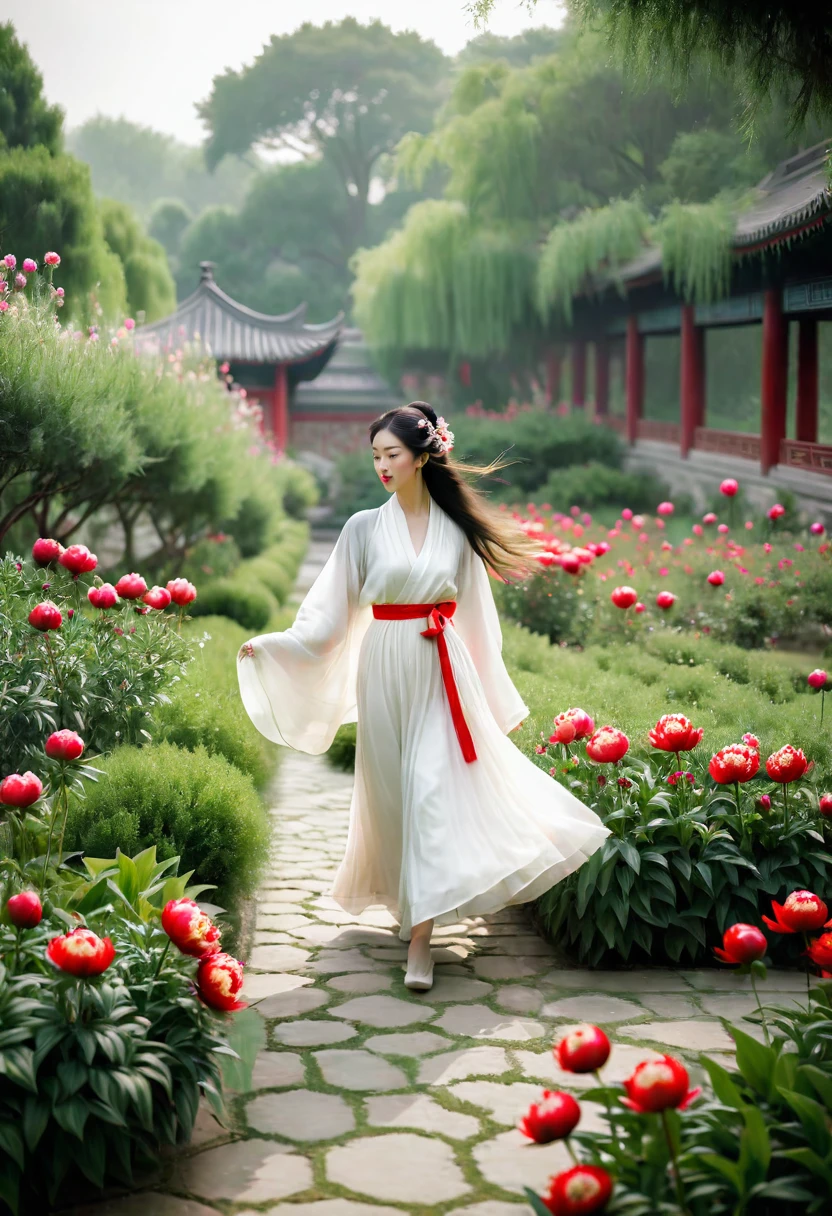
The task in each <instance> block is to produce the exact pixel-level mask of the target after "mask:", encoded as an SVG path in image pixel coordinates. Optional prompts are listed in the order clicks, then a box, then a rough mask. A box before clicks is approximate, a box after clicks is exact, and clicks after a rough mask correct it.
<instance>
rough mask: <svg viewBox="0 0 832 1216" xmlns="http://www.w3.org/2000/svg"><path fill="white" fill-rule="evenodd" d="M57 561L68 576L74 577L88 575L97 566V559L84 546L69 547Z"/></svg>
mask: <svg viewBox="0 0 832 1216" xmlns="http://www.w3.org/2000/svg"><path fill="white" fill-rule="evenodd" d="M58 561H59V562H60V563H61V565H62V566H63V567H64V568H65V569H66V570H68V571H69V572H70V574H74V575H76V576H77V575H79V574H89V573H90V571H91V570H94V569H95V567H96V566H97V565H98V558H97V557H96V556H95V554H94V553H90V551H89V549H88V548H87V546H86V545H70V546H69V548H68V549H64V551H63V553H62V554H61V556H60V557H59V558H58Z"/></svg>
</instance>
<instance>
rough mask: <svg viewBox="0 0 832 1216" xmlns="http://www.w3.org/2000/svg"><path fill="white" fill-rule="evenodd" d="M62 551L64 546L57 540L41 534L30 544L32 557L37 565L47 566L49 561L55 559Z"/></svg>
mask: <svg viewBox="0 0 832 1216" xmlns="http://www.w3.org/2000/svg"><path fill="white" fill-rule="evenodd" d="M63 551H64V547H63V545H62V544H60V542H59V541H57V540H49V539H47V538H46V537H43V536H42V537H41V538H40V540H36V541H35V543H34V544H33V545H32V557H33V558H34V560H35V561H36V562H37V564H38V565H39V566H48V565H49V563H50V562H54V561H57V560H58V559H59V558H60V556H61V554H62V553H63Z"/></svg>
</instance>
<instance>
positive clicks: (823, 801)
mask: <svg viewBox="0 0 832 1216" xmlns="http://www.w3.org/2000/svg"><path fill="white" fill-rule="evenodd" d="M0 790H2V786H0ZM2 801H3V798H2V793H0V802H2ZM818 810H819V811H820V813H821V815H823V817H824V819H832V794H821V796H820V798H819V799H818Z"/></svg>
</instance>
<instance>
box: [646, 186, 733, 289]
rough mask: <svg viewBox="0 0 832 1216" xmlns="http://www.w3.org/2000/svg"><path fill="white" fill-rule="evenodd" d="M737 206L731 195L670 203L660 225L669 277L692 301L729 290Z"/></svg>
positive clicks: (660, 218)
mask: <svg viewBox="0 0 832 1216" xmlns="http://www.w3.org/2000/svg"><path fill="white" fill-rule="evenodd" d="M734 224H735V209H734V206H733V205H732V204H731V202H730V201H729V200H728V199H725V198H715V199H712V200H711V202H709V203H680V202H673V203H669V204H668V205H667V206H666V207H665V208H664V209H663V211H662V214H661V216H660V217H659V222H658V224H657V225H656V238H657V240H658V243H659V245H660V246H661V251H662V267H663V269H664V273H665V280H666V281H668V280H669V281H671V282H672V283H673V288H674V290H675V291H676V292H677V293H678V294H679V295H680V296H682V297H683V298H684V299H685V300H687V301H688V303H690V302H691V301H696V302H697V303H700V304H704V303H707V302H708V301H710V300H715V299H719V297H720V296H725V295H727V294H728V290H729V288H730V285H731V270H732V266H733V253H732V238H733V235H734Z"/></svg>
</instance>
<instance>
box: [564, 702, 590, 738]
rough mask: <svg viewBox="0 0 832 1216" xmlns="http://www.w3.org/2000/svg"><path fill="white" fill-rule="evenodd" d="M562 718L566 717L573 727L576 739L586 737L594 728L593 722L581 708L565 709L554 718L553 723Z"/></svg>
mask: <svg viewBox="0 0 832 1216" xmlns="http://www.w3.org/2000/svg"><path fill="white" fill-rule="evenodd" d="M564 718H565V719H568V720H569V721H570V722H571V723H572V725H573V726H574V727H575V738H576V739H586V738H588V737H589V736H590V735H591V734H592V732H593V731H594V730H595V723H594V722H593V720H592V718H590V716H589V714H588V713H587V712H586V711H585V710H583V709H565V710H564V711H563V713H562V714H558V716H557V717H556V718H555V724H556V725H557V723H558V722H560V721H561V719H564Z"/></svg>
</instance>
